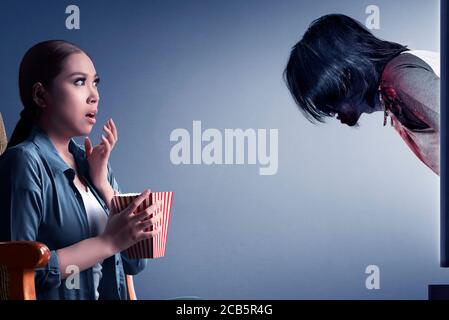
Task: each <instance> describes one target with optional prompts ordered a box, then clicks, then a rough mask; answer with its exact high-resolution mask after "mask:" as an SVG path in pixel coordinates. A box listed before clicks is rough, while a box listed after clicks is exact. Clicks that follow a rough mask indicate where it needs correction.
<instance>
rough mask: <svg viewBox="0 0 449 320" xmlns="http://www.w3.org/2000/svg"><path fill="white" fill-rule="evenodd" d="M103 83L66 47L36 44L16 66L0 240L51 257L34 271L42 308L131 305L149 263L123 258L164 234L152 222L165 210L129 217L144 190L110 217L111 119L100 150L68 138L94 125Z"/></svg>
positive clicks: (0, 174) (0, 169) (3, 163)
mask: <svg viewBox="0 0 449 320" xmlns="http://www.w3.org/2000/svg"><path fill="white" fill-rule="evenodd" d="M98 83H99V77H98V75H97V74H96V71H95V67H94V65H93V63H92V61H91V59H90V58H89V56H88V55H87V54H86V53H85V52H84V51H83V50H81V49H80V48H78V47H77V46H75V45H74V44H71V43H69V42H66V41H61V40H51V41H45V42H41V43H38V44H37V45H35V46H33V47H32V48H31V49H29V50H28V52H27V53H26V54H25V56H24V57H23V59H22V62H21V64H20V71H19V89H20V97H21V101H22V103H23V106H24V109H23V110H22V112H21V113H20V120H19V122H18V123H17V125H16V127H15V129H14V132H13V134H12V137H11V139H10V141H9V144H8V147H7V149H6V151H5V153H4V154H3V155H2V157H1V158H0V197H1V199H0V241H12V240H36V241H40V242H42V243H44V244H46V245H47V246H48V247H49V249H50V250H51V257H50V260H49V263H48V265H47V266H46V267H44V268H41V269H38V270H36V272H35V285H36V295H37V298H38V299H127V289H126V284H125V273H126V274H132V275H133V274H137V273H139V272H140V271H142V270H143V269H144V267H145V265H146V260H145V259H140V260H139V259H130V258H129V257H128V256H127V255H126V252H125V251H124V250H125V249H126V248H128V247H130V246H131V245H133V244H134V243H136V242H138V241H140V240H143V239H146V238H151V237H153V236H154V235H155V234H157V233H159V232H160V230H159V229H157V230H152V225H153V224H154V223H155V222H156V221H157V220H159V219H160V215H159V214H158V215H155V216H154V217H152V218H151V219H146V218H147V217H151V215H153V213H154V212H155V209H156V207H157V206H159V205H160V203H156V204H154V205H153V206H151V207H150V208H148V209H146V210H142V211H140V212H136V213H135V214H133V211H135V210H136V209H137V207H138V205H139V204H140V203H141V202H142V201H143V200H144V198H145V197H147V196H148V192H149V191H148V190H145V192H143V193H142V194H141V195H140V196H139V197H138V198H137V199H136V200H135V201H134V203H132V204H131V205H130V206H129V207H128V208H127V209H126V210H124V211H122V212H114V208H113V207H112V208H111V199H112V197H113V195H114V193H115V192H120V188H119V186H118V184H117V181H116V179H115V177H114V174H113V171H112V169H111V167H110V165H109V163H108V159H109V156H110V154H111V151H112V149H113V147H114V145H115V143H116V142H117V139H118V135H117V128H116V126H115V124H114V122H113V121H112V119H110V120H109V121H108V122H107V123H106V124H105V125H104V127H103V130H104V132H105V136H102V141H101V143H100V144H99V145H97V146H95V147H92V143H91V142H90V140H89V138H86V140H85V146H84V149H83V148H82V147H81V146H80V145H78V144H77V143H76V142H75V141H74V140H73V139H72V138H73V137H76V136H88V135H89V133H90V132H91V130H92V127H93V125H94V124H95V121H96V120H95V116H96V114H97V112H98V102H99V98H100V97H99V93H98V88H97V85H98ZM110 212H111V214H109V213H110ZM144 219H146V220H145V221H143V220H144ZM148 229H149V230H150V231H147V230H148ZM122 251H123V252H122ZM77 272H79V273H77Z"/></svg>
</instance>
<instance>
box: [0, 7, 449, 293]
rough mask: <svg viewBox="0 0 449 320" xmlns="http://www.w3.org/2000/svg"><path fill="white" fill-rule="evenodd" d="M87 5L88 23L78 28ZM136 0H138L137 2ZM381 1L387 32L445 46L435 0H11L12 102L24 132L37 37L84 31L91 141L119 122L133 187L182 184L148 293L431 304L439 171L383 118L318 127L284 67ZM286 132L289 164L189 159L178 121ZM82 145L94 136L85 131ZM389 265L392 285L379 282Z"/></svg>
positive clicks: (5, 39)
mask: <svg viewBox="0 0 449 320" xmlns="http://www.w3.org/2000/svg"><path fill="white" fill-rule="evenodd" d="M72 3H75V4H78V5H79V6H80V9H81V30H78V31H70V30H66V29H65V18H66V14H65V7H66V6H67V5H69V4H72ZM131 3H132V4H131ZM369 4H376V5H378V6H379V7H380V9H381V30H378V31H374V33H375V35H377V36H379V37H381V38H384V39H387V40H392V41H397V42H400V43H403V44H406V45H408V46H409V47H411V48H417V49H428V50H434V51H439V6H438V2H437V1H436V0H432V1H421V0H419V1H418V0H417V1H410V0H407V1H405V0H402V1H386V0H385V1H375V2H372V1H360V0H353V1H339V2H338V3H337V2H336V1H319V0H313V1H306V0H303V1H300V0H298V1H270V2H268V1H245V2H242V1H222V2H219V1H184V2H183V3H180V2H179V1H129V2H128V1H76V2H69V1H11V0H8V1H1V2H0V21H1V31H0V32H1V39H2V46H1V48H0V58H1V59H0V64H1V71H2V77H1V78H0V87H1V95H2V103H1V112H2V113H3V115H4V118H5V120H6V130H7V133H8V135H10V134H11V132H12V130H13V128H14V125H15V123H16V122H17V120H18V118H19V112H20V110H21V108H22V107H21V104H20V99H19V93H18V88H17V78H18V66H19V63H20V60H21V58H22V56H23V54H24V53H25V51H26V50H27V49H28V48H29V47H31V46H32V45H33V44H35V43H37V42H39V41H42V40H47V39H52V38H63V39H66V40H69V41H73V42H75V43H77V44H78V45H80V46H81V47H82V48H84V49H85V50H86V51H87V52H88V53H89V54H90V55H91V56H92V58H93V60H94V64H95V66H96V69H97V71H98V72H99V74H100V76H101V78H102V81H101V84H100V94H101V99H102V100H101V102H100V107H99V110H100V114H99V117H98V120H99V121H98V122H97V125H96V126H95V128H94V130H93V131H92V134H91V138H92V139H93V140H94V142H95V143H98V141H99V136H100V133H101V131H100V130H101V124H102V123H104V122H105V121H106V120H107V119H108V117H112V118H113V119H114V120H115V122H116V124H117V126H118V130H119V136H120V138H119V142H118V144H117V145H116V148H115V149H114V151H113V154H112V156H111V163H112V165H113V168H114V170H115V173H116V175H117V179H118V181H119V183H120V185H121V187H122V189H123V190H124V191H126V192H140V191H142V190H143V189H144V188H146V187H150V188H152V189H153V190H159V191H167V190H171V191H174V192H175V198H174V207H173V212H172V220H171V224H170V230H169V239H168V243H167V251H166V257H165V258H163V259H159V260H151V261H150V262H149V266H148V268H147V269H146V270H145V271H144V272H142V273H141V274H139V275H138V276H136V277H135V286H136V291H137V295H138V297H139V298H140V299H168V298H173V297H177V296H186V295H192V296H198V297H201V298H205V299H426V298H427V285H428V284H430V283H448V282H449V274H448V272H449V271H448V270H446V269H442V268H440V267H439V181H440V180H439V177H437V176H436V175H435V174H433V173H432V172H431V170H430V169H428V168H427V167H426V166H425V165H424V164H422V163H421V162H420V161H419V160H418V159H417V158H416V157H415V156H414V155H413V154H412V152H411V151H410V150H409V149H408V147H407V146H406V145H405V143H404V142H403V141H402V139H401V138H400V136H399V135H398V134H397V133H396V132H395V131H394V129H393V128H392V127H390V126H387V127H383V126H382V120H383V117H382V113H375V114H372V115H369V116H363V117H362V118H361V121H360V124H361V126H360V127H359V128H356V129H354V128H349V127H346V126H342V125H341V124H340V123H337V122H336V121H330V122H329V124H327V125H319V126H314V125H312V124H310V123H309V122H308V121H307V120H306V119H305V118H304V117H303V116H302V115H301V113H300V112H299V111H298V110H297V108H296V106H295V105H294V103H293V101H292V99H291V97H290V95H289V93H288V91H287V89H286V87H285V85H284V83H283V80H282V77H281V74H282V71H283V68H284V66H285V64H286V61H287V57H288V54H289V50H290V48H291V46H292V45H293V44H294V43H295V42H296V41H297V40H299V38H300V37H301V35H302V34H303V32H304V31H305V30H306V28H307V26H308V25H309V23H310V22H311V21H312V20H314V19H315V18H318V17H319V16H321V15H324V14H328V13H344V14H347V15H350V16H352V17H354V18H356V19H358V20H360V21H364V20H365V18H366V14H365V8H366V6H367V5H369ZM193 120H201V121H202V125H203V129H204V128H217V129H220V130H222V131H223V130H224V129H225V128H243V129H246V128H254V129H258V128H266V129H269V128H277V129H279V170H278V173H277V175H274V176H260V175H259V174H258V165H230V166H224V165H222V166H206V165H199V166H198V165H196V166H194V165H190V166H175V165H172V164H171V162H170V158H169V154H170V149H171V146H172V145H173V143H171V142H170V141H169V136H170V133H171V131H172V130H174V129H176V128H187V129H188V130H189V131H191V130H192V129H191V128H192V121H193ZM77 141H78V142H82V140H81V139H78V138H77ZM370 264H375V265H378V266H379V267H380V271H381V281H380V285H381V289H380V290H371V291H369V290H367V289H366V288H365V278H366V276H367V275H365V273H364V272H365V268H366V266H368V265H370Z"/></svg>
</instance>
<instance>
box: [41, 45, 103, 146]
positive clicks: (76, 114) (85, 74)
mask: <svg viewBox="0 0 449 320" xmlns="http://www.w3.org/2000/svg"><path fill="white" fill-rule="evenodd" d="M98 82H99V78H98V76H97V73H96V70H95V67H94V65H93V63H92V61H91V60H90V58H89V57H88V56H87V55H86V54H85V53H73V54H71V55H69V56H68V57H67V58H66V59H65V60H64V63H63V67H62V71H61V72H60V73H59V75H58V76H57V77H56V78H55V79H54V80H53V84H52V86H51V88H49V90H48V91H47V93H48V94H47V98H48V100H47V108H46V109H45V110H44V113H43V117H45V119H46V121H45V122H46V124H47V125H49V126H51V127H52V128H53V129H55V130H56V131H57V132H59V133H60V134H63V135H64V136H66V137H74V136H87V135H89V133H90V131H91V130H92V127H93V125H94V123H95V118H96V114H97V110H98V101H99V100H100V96H99V94H98V88H97V84H98ZM89 113H91V115H90V116H87V114H89ZM92 115H93V117H92Z"/></svg>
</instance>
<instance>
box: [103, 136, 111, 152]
mask: <svg viewBox="0 0 449 320" xmlns="http://www.w3.org/2000/svg"><path fill="white" fill-rule="evenodd" d="M101 140H102V141H103V143H104V151H103V152H104V153H106V154H108V153H109V152H110V151H111V150H112V146H111V144H110V142H109V141H108V139H106V137H105V136H104V135H101Z"/></svg>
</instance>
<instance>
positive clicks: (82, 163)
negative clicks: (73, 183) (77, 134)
mask: <svg viewBox="0 0 449 320" xmlns="http://www.w3.org/2000/svg"><path fill="white" fill-rule="evenodd" d="M27 140H29V141H31V142H33V143H34V144H35V145H36V146H37V147H38V148H39V150H41V151H42V153H43V154H45V159H46V160H47V162H48V163H49V165H50V166H51V168H52V170H53V172H54V173H68V174H69V175H70V176H72V178H73V176H74V174H75V171H74V170H73V169H72V168H71V167H70V166H69V165H68V164H67V163H66V162H65V161H64V160H63V159H62V158H61V156H60V155H59V153H58V151H57V150H56V148H55V146H54V145H53V143H52V142H51V140H50V138H49V137H48V135H47V133H46V132H45V131H44V130H43V129H42V128H41V127H39V126H38V125H37V124H34V125H33V127H32V128H31V133H30V135H29V136H28V139H27ZM69 152H70V153H71V154H73V157H74V158H75V162H76V164H77V166H78V169H79V170H81V171H82V173H83V174H84V173H85V170H86V167H87V166H86V157H85V152H84V150H83V149H82V148H81V147H80V145H78V144H77V143H76V142H75V140H73V138H72V139H70V142H69Z"/></svg>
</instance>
